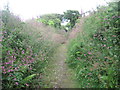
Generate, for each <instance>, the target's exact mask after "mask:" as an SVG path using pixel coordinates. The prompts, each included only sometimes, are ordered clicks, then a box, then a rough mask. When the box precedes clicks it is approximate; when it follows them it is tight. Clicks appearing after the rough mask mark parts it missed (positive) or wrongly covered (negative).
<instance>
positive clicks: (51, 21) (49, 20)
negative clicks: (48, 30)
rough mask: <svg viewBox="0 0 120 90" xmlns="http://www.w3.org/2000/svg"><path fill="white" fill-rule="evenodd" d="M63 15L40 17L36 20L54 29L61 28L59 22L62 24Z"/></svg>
mask: <svg viewBox="0 0 120 90" xmlns="http://www.w3.org/2000/svg"><path fill="white" fill-rule="evenodd" d="M62 17H63V15H61V14H46V15H42V16H40V19H38V20H39V21H40V22H42V23H44V24H46V25H50V26H54V27H55V28H61V22H62Z"/></svg>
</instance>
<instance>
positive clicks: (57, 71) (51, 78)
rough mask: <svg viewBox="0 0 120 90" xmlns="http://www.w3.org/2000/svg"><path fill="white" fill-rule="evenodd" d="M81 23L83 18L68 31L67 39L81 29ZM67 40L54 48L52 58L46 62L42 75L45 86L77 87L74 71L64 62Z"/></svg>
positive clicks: (74, 35)
mask: <svg viewBox="0 0 120 90" xmlns="http://www.w3.org/2000/svg"><path fill="white" fill-rule="evenodd" d="M82 24H83V19H82V20H81V23H80V24H79V25H77V26H76V28H74V29H73V30H72V31H71V32H70V34H69V37H68V39H71V38H75V37H76V35H77V34H78V32H80V31H82ZM58 39H59V38H58ZM68 42H69V40H66V43H64V44H61V46H59V47H58V48H57V49H56V52H55V54H54V56H53V57H52V60H50V62H49V63H48V66H47V68H46V69H45V73H44V75H43V83H44V84H45V85H46V86H45V87H49V88H78V82H77V80H76V78H75V72H74V71H73V70H71V69H70V68H69V67H68V65H67V63H65V60H66V57H67V44H68Z"/></svg>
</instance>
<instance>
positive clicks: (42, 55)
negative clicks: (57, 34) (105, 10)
mask: <svg viewBox="0 0 120 90" xmlns="http://www.w3.org/2000/svg"><path fill="white" fill-rule="evenodd" d="M0 15H1V17H0V21H1V23H0V24H1V25H2V26H1V30H2V39H0V42H1V44H2V87H3V89H9V88H37V87H41V86H42V82H41V80H40V79H41V75H42V72H43V70H44V67H45V66H46V63H47V62H48V58H50V56H51V55H52V53H53V52H54V48H55V45H53V44H51V42H48V41H45V39H43V37H42V35H41V33H40V31H39V32H36V29H37V27H35V26H31V25H29V24H28V23H25V22H22V21H21V20H20V19H19V17H17V16H15V15H13V14H12V13H11V12H10V11H9V8H7V9H6V10H2V11H0ZM39 28H40V27H39ZM42 29H44V28H42Z"/></svg>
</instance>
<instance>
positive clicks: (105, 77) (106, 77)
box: [100, 76, 108, 80]
mask: <svg viewBox="0 0 120 90" xmlns="http://www.w3.org/2000/svg"><path fill="white" fill-rule="evenodd" d="M100 78H101V79H102V80H108V76H101V77H100Z"/></svg>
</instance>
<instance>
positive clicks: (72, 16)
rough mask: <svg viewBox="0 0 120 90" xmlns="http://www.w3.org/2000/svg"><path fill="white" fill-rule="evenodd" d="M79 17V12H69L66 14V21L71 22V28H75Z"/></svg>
mask: <svg viewBox="0 0 120 90" xmlns="http://www.w3.org/2000/svg"><path fill="white" fill-rule="evenodd" d="M79 16H80V14H79V12H78V11H77V10H67V11H66V12H64V19H67V20H70V28H73V26H74V25H75V23H76V20H77V19H78V18H79Z"/></svg>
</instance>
